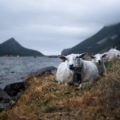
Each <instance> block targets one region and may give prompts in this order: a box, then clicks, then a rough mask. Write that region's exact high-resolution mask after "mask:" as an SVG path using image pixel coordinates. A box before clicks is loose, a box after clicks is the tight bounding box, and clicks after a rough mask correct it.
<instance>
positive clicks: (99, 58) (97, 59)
mask: <svg viewBox="0 0 120 120" xmlns="http://www.w3.org/2000/svg"><path fill="white" fill-rule="evenodd" d="M106 56H107V53H104V54H96V55H94V56H91V58H92V62H93V63H94V64H95V65H96V66H97V68H98V74H99V75H100V76H106V67H105V64H104V58H105V57H106Z"/></svg>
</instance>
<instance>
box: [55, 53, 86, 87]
mask: <svg viewBox="0 0 120 120" xmlns="http://www.w3.org/2000/svg"><path fill="white" fill-rule="evenodd" d="M76 55H77V56H79V55H81V54H76ZM84 57H85V55H84ZM84 57H83V58H84ZM59 58H61V59H62V61H65V62H61V63H60V64H59V66H58V68H57V72H56V80H57V81H58V83H59V84H65V85H66V86H67V85H69V83H72V82H73V71H71V70H70V69H69V67H68V66H67V61H66V58H65V57H64V56H60V57H59Z"/></svg>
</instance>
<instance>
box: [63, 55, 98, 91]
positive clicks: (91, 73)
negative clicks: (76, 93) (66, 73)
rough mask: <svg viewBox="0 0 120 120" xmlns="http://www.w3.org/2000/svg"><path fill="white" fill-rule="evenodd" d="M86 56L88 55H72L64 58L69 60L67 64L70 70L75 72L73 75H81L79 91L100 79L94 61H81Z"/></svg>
mask: <svg viewBox="0 0 120 120" xmlns="http://www.w3.org/2000/svg"><path fill="white" fill-rule="evenodd" d="M85 55H86V53H83V54H81V55H78V54H70V55H68V56H64V58H65V59H66V60H67V62H66V63H67V66H68V68H69V69H70V70H71V71H73V73H79V74H80V75H81V84H80V85H79V87H77V89H81V88H82V87H83V86H84V85H86V84H87V83H91V82H93V81H95V80H97V78H98V69H97V67H96V65H95V64H94V63H93V62H92V61H86V60H83V59H81V58H82V57H84V56H85Z"/></svg>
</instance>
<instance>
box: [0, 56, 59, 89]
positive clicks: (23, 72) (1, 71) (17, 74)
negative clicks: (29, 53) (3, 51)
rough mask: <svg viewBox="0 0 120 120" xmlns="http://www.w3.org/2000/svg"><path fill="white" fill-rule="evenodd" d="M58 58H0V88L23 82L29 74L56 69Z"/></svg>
mask: <svg viewBox="0 0 120 120" xmlns="http://www.w3.org/2000/svg"><path fill="white" fill-rule="evenodd" d="M60 62H61V60H60V59H59V58H48V57H36V58H34V57H0V88H4V87H5V85H7V84H10V83H14V82H20V81H23V79H24V78H25V77H26V76H28V75H29V74H31V73H33V72H35V71H37V70H39V69H41V68H44V67H48V66H54V67H58V65H59V63H60Z"/></svg>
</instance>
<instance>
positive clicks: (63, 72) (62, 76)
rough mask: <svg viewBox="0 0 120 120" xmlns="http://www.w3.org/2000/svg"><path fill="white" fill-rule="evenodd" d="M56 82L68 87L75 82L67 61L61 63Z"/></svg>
mask: <svg viewBox="0 0 120 120" xmlns="http://www.w3.org/2000/svg"><path fill="white" fill-rule="evenodd" d="M56 80H57V81H58V83H59V84H65V85H66V86H68V84H69V83H71V82H72V81H73V72H72V71H71V70H70V69H69V68H68V67H67V61H65V62H62V63H60V65H59V66H58V68H57V72H56Z"/></svg>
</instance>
